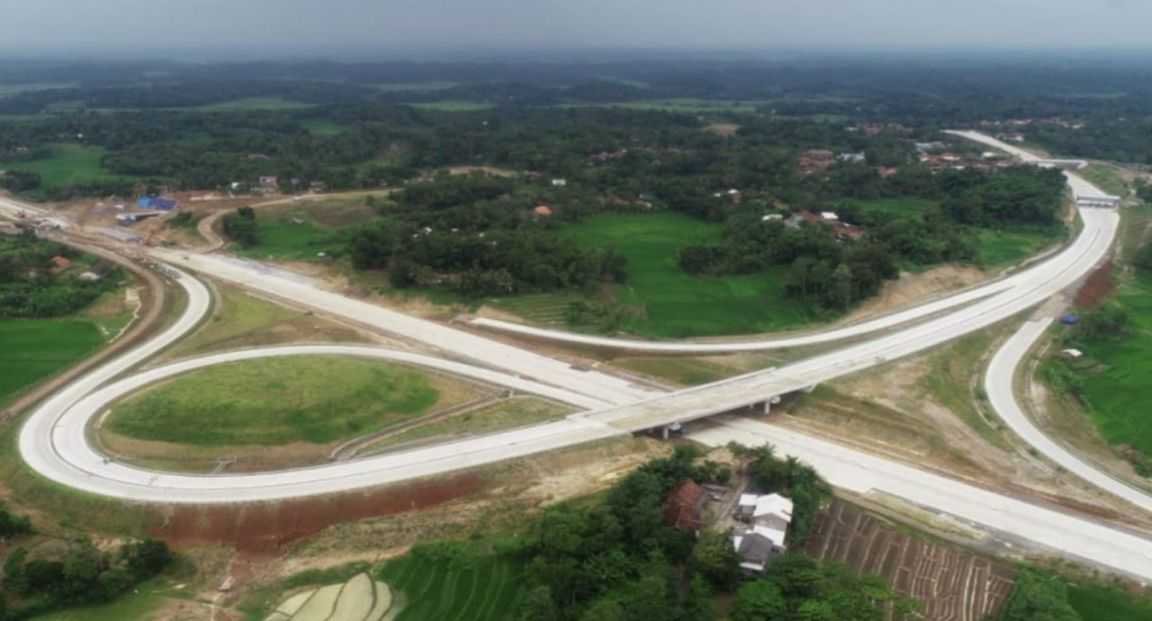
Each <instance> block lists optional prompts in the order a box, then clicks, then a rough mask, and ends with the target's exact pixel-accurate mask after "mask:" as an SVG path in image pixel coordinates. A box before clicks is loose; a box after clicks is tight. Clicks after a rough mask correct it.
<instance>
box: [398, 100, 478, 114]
mask: <svg viewBox="0 0 1152 621" xmlns="http://www.w3.org/2000/svg"><path fill="white" fill-rule="evenodd" d="M408 105H409V106H412V107H413V108H417V109H420V110H435V111H437V112H479V111H482V110H491V109H492V108H495V107H496V106H495V105H494V104H490V103H486V102H483V101H460V100H454V99H446V100H444V101H429V102H425V103H412V104H408Z"/></svg>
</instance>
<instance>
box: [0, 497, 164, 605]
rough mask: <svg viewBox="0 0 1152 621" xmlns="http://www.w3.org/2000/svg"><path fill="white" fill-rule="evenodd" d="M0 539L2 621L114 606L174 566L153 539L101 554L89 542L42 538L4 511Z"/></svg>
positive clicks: (25, 521)
mask: <svg viewBox="0 0 1152 621" xmlns="http://www.w3.org/2000/svg"><path fill="white" fill-rule="evenodd" d="M0 537H3V538H4V541H5V544H6V545H5V549H4V551H3V552H4V554H3V556H4V560H3V571H4V579H3V581H0V619H2V620H4V621H8V620H13V621H15V620H18V619H29V618H32V617H37V618H40V617H38V615H45V614H47V613H52V612H54V611H58V610H66V609H72V608H76V607H79V606H91V605H98V604H103V603H106V602H110V601H112V600H115V599H117V598H119V597H121V596H124V595H126V594H128V593H129V592H130V591H133V590H135V589H136V588H137V587H138V586H139V585H140V584H142V583H144V582H146V581H148V580H150V579H152V578H154V577H155V576H157V575H158V574H159V573H160V572H162V571H164V570H165V569H166V568H167V567H168V566H169V564H170V563H171V562H172V553H171V552H170V551H169V549H168V546H167V545H166V544H164V543H163V542H160V541H155V540H152V539H145V540H130V541H127V542H124V543H121V544H118V545H116V546H105V547H103V548H99V549H98V548H97V547H96V546H95V545H94V544H93V543H92V542H91V541H88V540H87V539H85V538H79V539H71V540H69V539H63V538H55V537H46V536H42V535H38V534H36V533H35V532H34V531H33V529H32V526H31V523H30V521H29V520H28V519H27V518H25V517H22V516H16V515H13V514H11V513H9V512H8V511H7V510H6V509H5V508H4V507H3V506H0ZM48 618H51V617H48ZM65 618H66V617H65Z"/></svg>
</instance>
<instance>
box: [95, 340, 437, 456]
mask: <svg viewBox="0 0 1152 621" xmlns="http://www.w3.org/2000/svg"><path fill="white" fill-rule="evenodd" d="M453 383H454V382H453ZM448 388H449V382H448V381H446V380H441V379H440V378H437V377H436V376H431V375H429V374H427V373H424V372H421V371H418V370H415V369H410V368H406V367H401V366H397V365H390V364H384V363H380V362H375V361H369V360H360V359H349V358H337V357H328V356H293V357H284V358H266V359H260V360H252V361H247V362H242V363H230V364H224V365H219V366H215V367H209V368H205V369H201V370H198V371H194V372H192V373H189V374H187V375H184V376H181V377H178V378H176V379H173V380H171V381H169V382H167V383H164V384H161V385H158V386H156V387H154V388H151V389H147V390H145V391H144V392H143V393H141V394H138V395H136V396H133V397H129V398H128V399H126V400H125V401H123V402H122V403H120V404H118V405H116V406H114V407H113V409H112V412H111V414H110V415H109V416H108V418H107V419H106V421H105V424H104V425H105V428H106V429H107V430H108V431H111V432H113V433H116V434H119V435H121V436H125V437H129V438H135V439H139V440H151V441H161V442H175V443H181V444H190V445H195V446H207V447H214V446H230V445H231V446H235V445H259V446H270V445H280V444H288V443H292V442H306V443H312V444H326V443H330V442H336V441H339V440H342V439H345V438H349V437H354V436H357V435H360V434H363V433H367V432H369V431H372V430H374V429H378V428H380V427H384V426H387V425H391V424H396V423H401V422H406V421H409V420H412V419H415V418H418V417H419V416H421V415H423V414H425V413H427V412H428V411H429V410H430V409H432V408H433V407H434V406H436V405H437V404H438V403H440V402H441V389H448Z"/></svg>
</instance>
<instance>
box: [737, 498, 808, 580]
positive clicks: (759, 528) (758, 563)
mask: <svg viewBox="0 0 1152 621" xmlns="http://www.w3.org/2000/svg"><path fill="white" fill-rule="evenodd" d="M792 508H793V507H792V501H791V500H789V499H788V498H785V497H783V496H781V495H780V494H768V495H767V496H757V495H755V494H742V495H741V496H740V499H739V501H738V502H737V505H736V515H737V517H739V518H742V519H745V520H747V521H749V522H750V523H751V525H752V528H751V529H750V530H748V531H745V532H743V533H737V534H736V535H734V536H733V537H732V547H733V548H734V549H735V550H736V553H737V554H739V555H740V567H741V568H743V569H744V570H746V571H750V572H755V573H760V572H763V571H764V569H765V568H766V567H767V566H768V564H769V563H770V562H771V561H772V559H774V558H775V557H777V556H779V555H781V554H784V552H786V551H787V550H788V546H787V545H786V543H785V541H784V540H785V538H786V537H787V534H788V525H789V524H791V523H792Z"/></svg>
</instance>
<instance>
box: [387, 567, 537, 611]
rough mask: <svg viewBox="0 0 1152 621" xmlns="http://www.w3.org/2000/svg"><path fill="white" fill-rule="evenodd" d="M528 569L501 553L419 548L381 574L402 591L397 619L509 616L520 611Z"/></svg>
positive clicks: (399, 596) (397, 589) (399, 597)
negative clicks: (455, 553)
mask: <svg viewBox="0 0 1152 621" xmlns="http://www.w3.org/2000/svg"><path fill="white" fill-rule="evenodd" d="M522 572H523V569H522V568H521V567H520V566H519V565H517V564H515V563H513V562H512V561H509V560H507V559H503V558H500V557H497V556H491V555H481V556H472V555H468V556H465V557H450V556H442V555H436V554H430V553H425V552H422V551H421V550H419V549H417V550H416V551H414V553H411V554H409V555H407V556H405V557H403V558H399V559H396V560H394V561H391V562H389V563H388V564H387V565H385V566H384V567H383V568H382V569H381V570H380V573H379V577H380V578H381V579H382V580H384V581H386V582H387V583H388V584H389V585H391V586H392V587H393V588H394V589H396V591H398V592H399V593H400V594H399V595H398V596H397V599H398V600H401V601H403V602H404V603H403V608H402V610H401V612H400V614H399V615H398V616H397V617H396V621H503V620H504V619H510V618H512V617H513V616H514V611H515V609H516V604H517V603H518V601H519V599H520V596H521V588H520V587H521V584H523V582H524V580H523V575H522Z"/></svg>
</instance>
